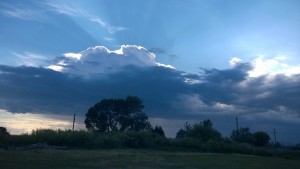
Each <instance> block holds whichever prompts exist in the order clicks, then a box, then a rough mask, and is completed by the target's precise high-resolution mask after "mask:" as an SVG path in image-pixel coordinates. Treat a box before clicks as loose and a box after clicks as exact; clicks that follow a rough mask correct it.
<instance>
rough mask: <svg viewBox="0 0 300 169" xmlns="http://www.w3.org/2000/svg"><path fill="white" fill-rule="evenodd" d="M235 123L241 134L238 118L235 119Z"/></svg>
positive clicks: (237, 130)
mask: <svg viewBox="0 0 300 169" xmlns="http://www.w3.org/2000/svg"><path fill="white" fill-rule="evenodd" d="M235 123H236V132H239V120H238V117H235Z"/></svg>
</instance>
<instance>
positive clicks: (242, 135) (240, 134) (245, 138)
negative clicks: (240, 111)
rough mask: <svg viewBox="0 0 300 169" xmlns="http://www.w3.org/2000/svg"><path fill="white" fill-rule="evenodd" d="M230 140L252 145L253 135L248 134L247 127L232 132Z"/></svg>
mask: <svg viewBox="0 0 300 169" xmlns="http://www.w3.org/2000/svg"><path fill="white" fill-rule="evenodd" d="M230 138H231V139H233V140H235V141H237V142H241V143H249V144H253V143H254V137H253V134H252V133H251V132H250V129H249V128H248V127H245V128H239V130H238V131H236V130H233V131H232V133H231V136H230Z"/></svg>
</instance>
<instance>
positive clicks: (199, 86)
mask: <svg viewBox="0 0 300 169" xmlns="http://www.w3.org/2000/svg"><path fill="white" fill-rule="evenodd" d="M250 69H251V66H250V65H249V64H240V65H237V66H236V67H234V68H231V69H226V70H218V69H203V70H202V71H201V73H199V74H187V73H185V72H182V71H178V70H176V69H170V68H166V67H160V66H150V67H139V66H130V65H128V66H125V67H123V68H122V69H120V70H119V71H117V72H114V73H110V74H106V75H105V76H103V75H101V76H99V77H97V76H96V75H94V76H92V77H90V78H88V79H87V78H84V77H81V76H74V75H71V74H69V73H61V72H56V71H53V70H51V69H45V68H33V67H9V66H0V109H4V110H7V111H9V112H13V113H27V112H30V113H39V114H62V115H68V114H73V113H76V114H78V115H79V116H84V114H85V113H86V111H87V109H88V108H89V107H91V106H92V105H94V104H95V103H96V102H98V101H100V100H101V99H104V98H124V97H126V96H128V95H135V96H138V97H140V98H141V99H142V100H143V102H144V104H145V107H146V109H145V112H146V113H147V114H148V116H149V117H152V118H161V119H187V120H188V119H193V120H197V119H199V120H201V119H203V118H210V119H212V120H213V121H214V122H215V123H216V127H218V128H219V129H220V130H221V131H222V132H223V130H224V132H223V133H225V134H226V133H227V135H228V134H230V132H229V131H231V130H232V129H234V126H233V124H234V122H232V123H231V122H230V121H232V120H233V119H235V116H239V118H240V119H243V120H244V121H243V122H242V124H243V126H244V127H246V126H250V128H252V129H253V131H255V130H264V129H267V128H268V129H270V130H271V129H272V128H274V127H276V128H278V129H281V130H284V131H288V129H293V128H295V126H296V128H297V127H299V124H300V114H299V112H300V106H299V103H298V101H299V100H300V75H293V76H284V75H276V76H273V77H269V76H260V77H256V78H249V77H248V76H247V71H249V70H250ZM281 125H282V126H281ZM180 127H182V126H178V128H180ZM174 130H177V129H174ZM174 132H175V131H173V133H174ZM286 137H287V138H293V139H294V140H295V139H300V138H295V136H294V135H293V134H292V133H286ZM287 141H288V140H287Z"/></svg>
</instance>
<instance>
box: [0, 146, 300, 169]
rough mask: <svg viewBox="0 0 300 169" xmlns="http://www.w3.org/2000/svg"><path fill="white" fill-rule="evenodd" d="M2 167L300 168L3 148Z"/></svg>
mask: <svg viewBox="0 0 300 169" xmlns="http://www.w3.org/2000/svg"><path fill="white" fill-rule="evenodd" d="M0 168H1V169H41V168H42V169H58V168H60V169H73V168H74V169H77V168H78V169H89V168H91V169H100V168H104V169H118V168H120V169H147V168H154V169H155V168H170V169H177V168H178V169H179V168H187V169H193V168H203V169H283V168H284V169H300V159H284V158H277V157H259V156H246V155H229V154H205V153H184V152H162V151H154V150H30V151H29V150H28V151H27V150H26V151H13V150H9V151H7V150H0Z"/></svg>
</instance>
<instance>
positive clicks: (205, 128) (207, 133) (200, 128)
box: [187, 119, 221, 141]
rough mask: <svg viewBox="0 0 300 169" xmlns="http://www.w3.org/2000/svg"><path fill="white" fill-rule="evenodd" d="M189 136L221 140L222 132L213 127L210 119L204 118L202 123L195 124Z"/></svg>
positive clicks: (203, 139) (204, 139) (188, 133)
mask: <svg viewBox="0 0 300 169" xmlns="http://www.w3.org/2000/svg"><path fill="white" fill-rule="evenodd" d="M187 137H194V138H198V139H201V140H202V141H208V140H219V139H221V133H220V132H218V131H217V130H216V129H214V128H213V124H212V122H211V121H210V120H209V119H206V120H204V121H203V122H202V123H199V124H195V125H194V126H193V127H192V128H191V129H190V130H189V131H187Z"/></svg>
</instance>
